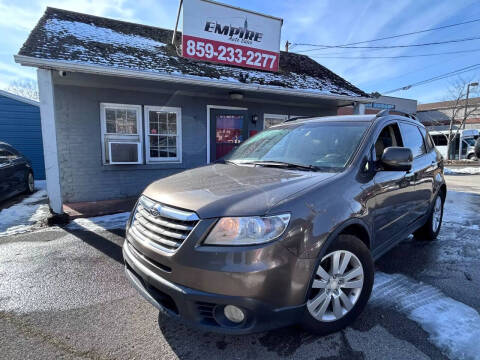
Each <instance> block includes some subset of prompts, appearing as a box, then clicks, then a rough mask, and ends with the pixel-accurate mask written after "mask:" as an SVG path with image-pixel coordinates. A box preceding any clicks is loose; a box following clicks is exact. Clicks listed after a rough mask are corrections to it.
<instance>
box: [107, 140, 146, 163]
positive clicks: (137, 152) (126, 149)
mask: <svg viewBox="0 0 480 360" xmlns="http://www.w3.org/2000/svg"><path fill="white" fill-rule="evenodd" d="M140 145H141V144H140V143H139V142H126V141H109V142H108V154H109V159H110V164H141V161H142V159H141V148H140Z"/></svg>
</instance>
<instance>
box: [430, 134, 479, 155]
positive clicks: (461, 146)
mask: <svg viewBox="0 0 480 360" xmlns="http://www.w3.org/2000/svg"><path fill="white" fill-rule="evenodd" d="M449 133H450V131H449V130H442V131H431V132H430V136H431V137H432V140H433V143H434V144H435V147H436V148H437V150H438V151H439V152H440V154H442V156H443V158H444V159H447V158H448V157H447V151H448V150H447V148H448V146H447V145H448V135H449ZM455 133H456V130H453V132H452V134H453V135H454V134H455ZM453 135H452V137H453ZM478 136H479V131H478V130H477V129H467V130H460V131H459V132H458V134H457V136H456V137H455V138H454V139H453V140H452V145H451V150H450V152H451V155H452V156H451V158H452V159H468V160H475V158H476V156H475V139H476V138H477V137H478Z"/></svg>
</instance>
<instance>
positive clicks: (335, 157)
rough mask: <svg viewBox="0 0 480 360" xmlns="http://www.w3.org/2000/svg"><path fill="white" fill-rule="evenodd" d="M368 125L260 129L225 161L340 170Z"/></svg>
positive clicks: (315, 125) (313, 124)
mask: <svg viewBox="0 0 480 360" xmlns="http://www.w3.org/2000/svg"><path fill="white" fill-rule="evenodd" d="M369 125H370V124H369V123H366V122H365V123H363V122H358V123H342V124H340V123H314V122H312V123H306V124H301V125H293V124H292V125H290V126H288V125H285V126H279V127H273V128H270V129H268V130H264V131H262V132H261V133H259V134H257V135H255V136H254V137H251V138H249V139H248V140H247V141H245V142H243V143H242V144H241V145H240V146H239V147H238V148H237V149H236V150H234V151H232V152H231V153H230V154H228V155H227V156H226V157H225V159H227V160H230V161H234V162H238V163H249V162H258V161H282V162H289V163H295V164H300V165H313V166H317V167H324V168H328V169H341V168H344V167H345V165H346V164H347V162H348V160H349V159H350V157H351V156H352V154H353V153H354V152H355V149H356V148H357V147H358V145H359V143H360V140H361V138H362V136H363V134H364V133H365V130H366V129H367V127H368V126H369Z"/></svg>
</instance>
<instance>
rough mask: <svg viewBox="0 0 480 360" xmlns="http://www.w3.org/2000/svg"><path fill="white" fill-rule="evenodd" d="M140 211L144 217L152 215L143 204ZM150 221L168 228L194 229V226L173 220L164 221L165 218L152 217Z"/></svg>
mask: <svg viewBox="0 0 480 360" xmlns="http://www.w3.org/2000/svg"><path fill="white" fill-rule="evenodd" d="M138 212H139V213H140V215H142V216H143V217H147V216H150V215H149V214H148V213H147V212H146V211H145V210H144V208H143V206H139V209H138ZM148 221H150V222H152V223H154V224H157V225H160V226H164V227H168V228H171V229H175V230H182V231H191V230H192V229H193V226H189V225H181V224H175V223H172V222H168V221H164V220H161V219H157V218H152V217H150V218H148Z"/></svg>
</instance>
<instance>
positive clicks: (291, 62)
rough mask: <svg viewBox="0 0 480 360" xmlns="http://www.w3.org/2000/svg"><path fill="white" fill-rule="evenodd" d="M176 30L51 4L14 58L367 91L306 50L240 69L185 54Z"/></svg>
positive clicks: (354, 93) (322, 90)
mask: <svg viewBox="0 0 480 360" xmlns="http://www.w3.org/2000/svg"><path fill="white" fill-rule="evenodd" d="M172 35H173V32H172V31H171V30H166V29H161V28H157V27H152V26H146V25H141V24H134V23H129V22H124V21H118V20H113V19H108V18H103V17H97V16H92V15H87V14H81V13H76V12H72V11H66V10H60V9H55V8H50V7H49V8H47V9H46V11H45V14H44V15H43V16H42V18H41V19H40V20H39V22H38V24H37V25H36V26H35V28H34V29H33V30H32V32H31V33H30V36H29V37H28V39H27V41H26V42H25V44H24V45H23V46H22V48H21V49H20V52H19V55H20V56H19V57H18V58H17V59H16V60H17V61H18V62H20V63H24V61H22V59H21V58H24V57H28V58H34V59H39V60H53V61H58V62H62V63H64V62H67V63H75V64H77V65H78V64H83V65H87V66H88V65H95V66H103V67H108V68H114V69H118V70H122V69H123V70H134V71H139V72H148V73H151V74H168V75H173V76H180V77H187V78H191V79H209V80H213V81H215V80H218V81H223V82H232V83H237V84H238V83H244V84H252V85H259V86H260V87H267V88H271V87H275V88H284V89H295V90H302V91H305V92H309V93H318V94H325V95H337V96H338V95H340V96H348V97H368V95H367V94H366V93H365V92H363V91H362V90H360V89H358V88H357V87H355V86H354V85H352V84H350V83H349V82H348V81H346V80H344V79H343V78H341V77H340V76H338V75H336V74H334V73H333V72H332V71H330V70H328V69H327V68H325V67H324V66H322V65H320V64H318V63H317V62H315V61H314V60H312V59H311V58H309V57H308V56H305V55H300V54H295V53H291V52H288V53H287V52H281V54H280V63H279V64H280V66H279V68H280V69H279V72H277V73H274V72H267V71H259V70H253V69H242V68H238V67H234V66H228V65H220V64H213V63H208V62H201V61H194V60H190V59H186V58H183V57H181V56H180V55H179V54H178V50H177V48H175V47H174V46H173V45H171V44H170V41H171V38H172ZM180 42H181V35H179V38H178V43H180ZM30 64H33V63H32V62H30Z"/></svg>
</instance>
